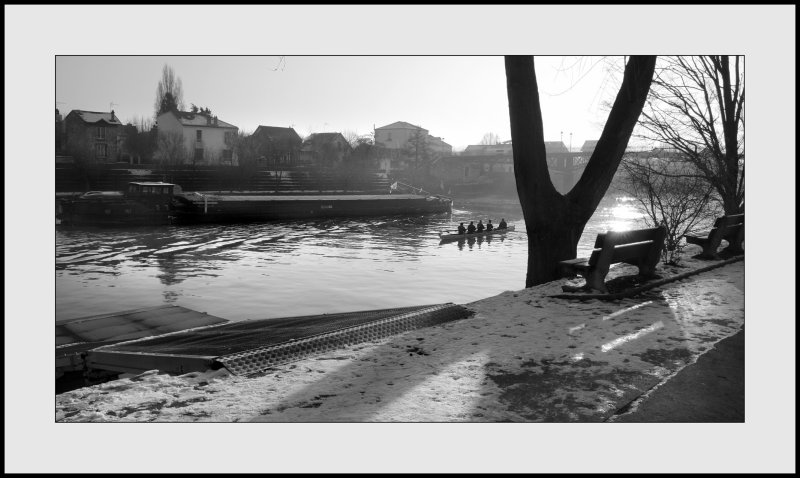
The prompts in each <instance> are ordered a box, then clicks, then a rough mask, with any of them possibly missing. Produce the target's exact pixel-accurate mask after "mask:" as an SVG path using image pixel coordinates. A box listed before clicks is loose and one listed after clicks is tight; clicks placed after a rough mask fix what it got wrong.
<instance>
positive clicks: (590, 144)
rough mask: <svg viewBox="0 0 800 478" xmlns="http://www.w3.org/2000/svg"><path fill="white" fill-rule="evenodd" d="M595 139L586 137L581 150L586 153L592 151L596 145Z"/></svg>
mask: <svg viewBox="0 0 800 478" xmlns="http://www.w3.org/2000/svg"><path fill="white" fill-rule="evenodd" d="M597 141H598V140H596V139H587V140H586V141H584V142H583V146H581V152H584V153H587V152H589V151H594V148H596V147H597Z"/></svg>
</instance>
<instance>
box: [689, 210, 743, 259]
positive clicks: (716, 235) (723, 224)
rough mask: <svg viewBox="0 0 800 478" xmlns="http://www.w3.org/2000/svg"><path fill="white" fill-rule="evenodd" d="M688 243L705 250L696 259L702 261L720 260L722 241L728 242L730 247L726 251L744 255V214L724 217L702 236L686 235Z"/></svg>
mask: <svg viewBox="0 0 800 478" xmlns="http://www.w3.org/2000/svg"><path fill="white" fill-rule="evenodd" d="M683 237H685V238H686V242H688V243H689V244H697V245H698V246H701V247H702V248H703V252H702V253H701V254H698V255H697V256H695V257H698V258H700V259H719V255H718V254H717V249H718V248H719V246H720V244H721V243H722V240H723V239H724V240H726V241H728V247H726V248H725V249H724V250H725V252H728V253H731V254H742V253H744V249H742V243H743V242H744V214H732V215H730V216H722V217H720V218H718V219H717V220H716V221H714V227H713V228H712V229H711V230H710V231H708V232H706V233H705V234H704V235H702V236H696V235H688V234H687V235H685V236H683Z"/></svg>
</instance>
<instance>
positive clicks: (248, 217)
mask: <svg viewBox="0 0 800 478" xmlns="http://www.w3.org/2000/svg"><path fill="white" fill-rule="evenodd" d="M175 199H176V203H177V206H176V215H175V219H176V221H178V222H188V223H196V222H244V221H269V220H284V219H310V218H327V217H352V216H391V215H400V214H406V215H420V214H435V213H448V212H451V211H452V204H453V203H452V200H451V199H450V198H446V197H442V196H433V195H430V196H424V195H417V194H370V195H350V194H342V195H302V196H300V195H298V196H278V195H248V196H245V195H216V194H201V193H184V194H180V195H176V197H175Z"/></svg>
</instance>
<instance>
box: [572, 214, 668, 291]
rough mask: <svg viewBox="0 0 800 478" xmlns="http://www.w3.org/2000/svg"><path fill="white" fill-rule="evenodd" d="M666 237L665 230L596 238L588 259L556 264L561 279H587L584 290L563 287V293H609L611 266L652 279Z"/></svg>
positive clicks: (640, 231)
mask: <svg viewBox="0 0 800 478" xmlns="http://www.w3.org/2000/svg"><path fill="white" fill-rule="evenodd" d="M666 236H667V229H666V228H664V227H654V228H650V229H638V230H634V231H609V232H606V233H601V234H598V235H597V239H596V240H595V244H594V247H595V249H594V251H592V255H591V256H590V257H588V258H578V259H571V260H567V261H561V262H559V272H560V273H561V275H562V277H563V276H569V277H571V276H575V275H576V274H578V275H581V276H582V277H583V278H585V279H586V285H584V286H583V287H573V286H563V287H562V288H563V290H564V292H577V291H579V290H583V291H585V290H592V289H593V290H598V291H600V292H604V293H605V292H608V289H607V288H606V285H605V278H606V275H607V274H608V270H609V269H610V267H611V264H616V263H620V262H624V263H626V264H632V265H635V266H637V267H638V268H639V275H640V276H643V277H652V276H653V275H655V268H656V265H657V264H658V261H659V260H660V259H661V252H662V250H663V248H664V239H665V238H666Z"/></svg>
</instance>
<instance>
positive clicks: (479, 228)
mask: <svg viewBox="0 0 800 478" xmlns="http://www.w3.org/2000/svg"><path fill="white" fill-rule="evenodd" d="M484 229H486V228H485V227H484V225H483V220H478V227H477V229H476V232H483V230H484Z"/></svg>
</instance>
